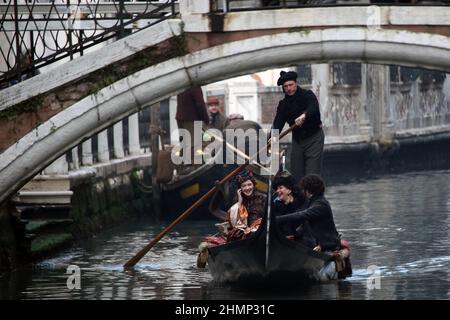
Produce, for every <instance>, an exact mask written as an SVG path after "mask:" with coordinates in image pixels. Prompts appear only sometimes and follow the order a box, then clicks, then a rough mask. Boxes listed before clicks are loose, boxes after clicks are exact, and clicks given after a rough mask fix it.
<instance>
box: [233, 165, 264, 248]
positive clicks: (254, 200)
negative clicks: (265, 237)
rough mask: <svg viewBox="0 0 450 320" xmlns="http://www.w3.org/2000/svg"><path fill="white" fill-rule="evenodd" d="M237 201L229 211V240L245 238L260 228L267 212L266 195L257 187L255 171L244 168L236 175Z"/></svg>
mask: <svg viewBox="0 0 450 320" xmlns="http://www.w3.org/2000/svg"><path fill="white" fill-rule="evenodd" d="M236 181H237V185H238V190H237V192H236V197H237V202H236V203H235V204H233V205H232V206H231V208H230V209H229V210H228V212H227V216H226V220H227V221H228V222H229V225H230V230H229V232H228V235H227V242H230V241H234V240H239V239H244V238H246V237H247V236H248V235H249V234H250V233H251V232H254V231H256V230H257V229H258V227H259V225H260V224H261V221H262V217H263V214H264V212H265V204H266V195H265V194H263V193H261V192H259V191H258V190H257V189H256V181H255V178H254V177H253V173H252V172H251V171H249V170H246V169H245V170H243V171H242V172H241V173H240V174H239V175H238V176H237V177H236Z"/></svg>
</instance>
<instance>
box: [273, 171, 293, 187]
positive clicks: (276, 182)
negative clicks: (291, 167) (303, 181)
mask: <svg viewBox="0 0 450 320" xmlns="http://www.w3.org/2000/svg"><path fill="white" fill-rule="evenodd" d="M295 185H296V181H295V178H294V177H293V176H292V175H291V173H290V172H289V171H281V172H278V173H277V174H276V175H275V177H274V179H273V181H272V188H273V189H274V190H276V189H277V188H278V187H279V186H285V187H286V188H288V189H290V190H294V188H295Z"/></svg>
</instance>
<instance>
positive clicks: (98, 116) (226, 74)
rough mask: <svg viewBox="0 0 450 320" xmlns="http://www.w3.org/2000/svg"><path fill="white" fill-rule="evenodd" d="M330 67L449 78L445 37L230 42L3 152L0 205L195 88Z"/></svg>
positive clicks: (342, 32) (111, 93) (67, 113)
mask: <svg viewBox="0 0 450 320" xmlns="http://www.w3.org/2000/svg"><path fill="white" fill-rule="evenodd" d="M328 61H361V62H367V63H380V64H399V65H405V66H411V67H424V68H429V69H435V70H440V71H445V72H450V38H449V37H445V36H441V35H430V34H424V33H413V32H408V31H398V30H383V29H368V28H331V29H325V30H313V31H303V32H302V31H299V32H288V33H280V34H276V35H267V36H262V37H258V38H251V39H246V40H241V41H235V42H231V43H227V44H223V45H219V46H216V47H212V48H208V49H204V50H201V51H198V52H194V53H192V54H188V55H186V56H183V57H179V58H174V59H172V60H169V61H166V62H163V63H160V64H158V65H155V66H152V67H148V68H146V69H144V70H141V71H139V72H137V73H135V74H133V75H130V76H128V77H127V78H124V79H122V80H119V81H117V82H116V83H114V84H112V85H110V86H108V87H106V88H104V89H102V90H100V91H99V92H98V93H96V94H94V95H90V96H88V97H86V98H84V99H82V100H80V101H78V102H77V103H75V104H74V105H72V106H70V107H68V108H67V109H65V110H63V111H61V112H60V113H58V114H57V115H55V116H53V117H52V118H51V119H50V120H48V121H47V122H45V123H43V124H42V125H40V126H39V127H38V128H36V129H35V130H34V131H32V132H30V133H29V134H27V135H26V136H24V137H23V138H22V139H20V140H19V141H17V142H16V143H15V144H14V145H12V146H11V147H9V148H8V149H7V150H5V151H4V152H3V153H2V154H1V155H0V181H1V184H0V202H3V201H4V200H5V199H7V198H8V197H10V196H11V195H12V194H14V193H15V192H16V191H17V190H18V189H19V188H20V187H21V186H22V185H23V184H24V183H26V181H28V180H29V179H31V178H32V177H33V176H34V175H35V174H36V173H38V172H39V171H41V170H42V169H43V168H45V167H46V166H47V165H48V164H50V163H51V162H52V161H53V160H55V159H57V158H58V157H59V156H60V155H62V154H63V153H64V152H66V151H67V150H70V149H71V148H72V147H74V146H75V145H77V144H79V143H80V142H81V141H82V140H83V139H85V138H88V137H90V136H92V135H93V134H94V133H96V132H98V131H101V130H103V129H105V128H107V127H108V126H110V125H112V124H113V123H114V122H116V121H118V120H120V119H122V118H124V117H126V116H128V115H130V114H132V113H134V112H136V111H138V110H139V109H140V108H143V107H145V106H148V105H151V104H154V103H156V102H158V101H161V100H162V99H165V98H167V97H170V96H172V95H174V94H177V93H178V92H180V91H182V90H184V89H186V88H188V87H190V86H191V85H192V84H207V83H211V82H215V81H218V80H222V79H226V78H230V77H234V76H238V75H242V74H248V73H251V72H255V71H260V70H264V69H269V68H274V67H281V66H289V65H294V64H299V63H312V62H314V63H319V62H328Z"/></svg>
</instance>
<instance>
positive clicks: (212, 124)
mask: <svg viewBox="0 0 450 320" xmlns="http://www.w3.org/2000/svg"><path fill="white" fill-rule="evenodd" d="M226 123H227V118H226V117H225V116H224V115H223V114H222V113H221V112H220V111H219V112H217V113H216V114H213V113H211V115H210V118H209V125H208V128H209V129H217V130H220V131H223V129H225V125H226Z"/></svg>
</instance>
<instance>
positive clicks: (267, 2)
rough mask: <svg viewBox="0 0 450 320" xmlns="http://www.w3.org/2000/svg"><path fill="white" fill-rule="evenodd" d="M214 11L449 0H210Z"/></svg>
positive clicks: (441, 2) (441, 0)
mask: <svg viewBox="0 0 450 320" xmlns="http://www.w3.org/2000/svg"><path fill="white" fill-rule="evenodd" d="M212 3H213V10H214V11H223V12H230V11H245V10H255V9H269V10H270V9H281V8H303V7H317V6H343V5H344V6H345V5H368V4H372V5H393V4H394V5H449V4H450V0H426V1H422V0H370V1H369V0H367V1H366V0H361V1H358V0H212Z"/></svg>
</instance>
